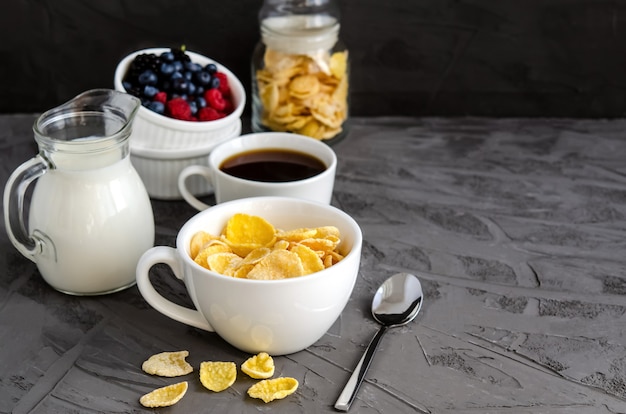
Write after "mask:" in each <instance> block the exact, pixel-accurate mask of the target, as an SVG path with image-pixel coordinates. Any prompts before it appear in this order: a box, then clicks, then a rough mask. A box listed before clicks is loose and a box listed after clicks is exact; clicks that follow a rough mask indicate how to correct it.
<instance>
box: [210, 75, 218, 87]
mask: <svg viewBox="0 0 626 414" xmlns="http://www.w3.org/2000/svg"><path fill="white" fill-rule="evenodd" d="M209 86H210V87H209V89H217V88H219V87H220V78H218V77H217V76H215V77H214V78H212V79H211V84H210V85H209Z"/></svg>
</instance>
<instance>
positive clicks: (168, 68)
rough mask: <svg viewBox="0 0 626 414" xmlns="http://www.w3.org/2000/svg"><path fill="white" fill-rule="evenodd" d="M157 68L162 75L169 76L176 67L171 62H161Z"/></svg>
mask: <svg viewBox="0 0 626 414" xmlns="http://www.w3.org/2000/svg"><path fill="white" fill-rule="evenodd" d="M159 70H160V71H161V73H162V74H163V75H166V76H169V75H171V74H172V73H174V71H175V70H176V68H175V67H174V65H172V64H171V63H167V62H163V63H161V67H160V68H159Z"/></svg>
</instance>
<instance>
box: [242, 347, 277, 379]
mask: <svg viewBox="0 0 626 414" xmlns="http://www.w3.org/2000/svg"><path fill="white" fill-rule="evenodd" d="M241 371H243V373H244V374H247V375H248V376H249V377H250V378H254V379H267V378H270V377H271V376H272V375H274V360H273V359H272V357H271V356H269V354H268V353H267V352H261V353H259V354H257V355H254V356H252V357H250V358H248V359H247V360H246V361H245V362H244V363H243V364H241Z"/></svg>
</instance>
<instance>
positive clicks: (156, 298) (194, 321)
mask: <svg viewBox="0 0 626 414" xmlns="http://www.w3.org/2000/svg"><path fill="white" fill-rule="evenodd" d="M158 263H163V264H166V265H168V266H169V267H170V268H171V269H172V272H174V276H176V277H177V278H178V279H181V280H182V279H183V278H182V275H183V273H184V272H183V268H182V263H181V261H180V258H179V256H178V252H177V251H176V249H173V248H171V247H167V246H157V247H152V248H151V249H149V250H147V251H146V252H145V253H144V254H143V255H142V256H141V258H140V259H139V262H138V263H137V274H136V277H137V287H138V288H139V292H141V295H142V296H143V297H144V299H145V300H146V301H147V302H148V303H149V304H150V306H152V307H153V308H154V309H156V310H157V311H159V312H161V313H162V314H163V315H165V316H168V317H170V318H172V319H174V320H176V321H178V322H182V323H184V324H187V325H190V326H193V327H195V328H199V329H204V330H205V331H209V332H215V329H213V327H212V326H211V325H210V324H209V323H208V322H207V320H206V319H205V318H204V316H202V314H201V313H200V312H198V311H197V310H195V309H189V308H186V307H184V306H180V305H177V304H176V303H174V302H172V301H170V300H168V299H165V298H164V297H163V296H162V295H161V294H160V293H159V292H157V291H156V289H155V288H154V286H152V282H150V275H149V273H150V269H151V268H152V266H154V265H156V264H158Z"/></svg>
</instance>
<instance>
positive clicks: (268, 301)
mask: <svg viewBox="0 0 626 414" xmlns="http://www.w3.org/2000/svg"><path fill="white" fill-rule="evenodd" d="M237 213H243V214H244V215H251V216H255V217H261V218H262V219H264V220H265V221H267V222H268V223H271V225H272V226H274V227H275V228H276V229H280V230H282V231H290V230H300V229H308V228H319V227H327V226H334V227H336V230H338V234H339V237H338V240H336V245H335V247H334V249H335V251H336V252H338V253H339V254H340V255H341V257H342V258H341V259H340V260H338V261H336V262H335V263H333V264H331V265H329V266H328V267H324V268H322V269H321V270H319V271H315V272H313V273H309V274H306V275H303V276H293V277H287V278H283V279H279V280H271V279H270V280H258V279H257V280H254V279H249V278H247V277H240V278H239V277H233V276H225V275H223V274H221V273H218V272H217V271H212V270H208V269H207V268H206V267H204V266H202V265H201V264H199V263H198V262H196V261H194V260H193V259H192V257H191V252H192V242H191V241H192V239H193V238H194V235H196V234H198V232H200V231H202V232H206V233H209V234H211V235H220V234H221V233H222V232H223V230H224V227H225V226H226V224H227V223H228V222H229V220H230V219H231V218H232V217H233V216H234V215H235V214H237ZM248 231H250V230H249V228H246V232H248ZM361 246H362V233H361V229H360V227H359V225H358V224H357V222H356V221H355V220H354V219H353V218H352V217H350V216H349V215H348V214H346V213H345V212H343V211H341V210H340V209H338V208H336V207H333V206H331V205H328V204H325V203H318V202H314V201H309V200H303V199H297V198H292V197H252V198H245V199H238V200H233V201H229V202H225V203H221V204H217V205H216V206H213V207H211V208H209V209H207V210H204V211H202V212H200V213H198V214H196V215H195V216H194V217H192V218H191V219H190V220H189V221H187V223H185V225H184V226H183V227H182V228H181V230H180V232H179V233H178V236H177V238H176V247H175V248H172V247H167V246H158V247H153V248H151V249H149V250H148V251H147V252H146V253H145V254H144V255H143V256H142V257H141V259H140V260H139V263H138V265H137V286H138V288H139V291H140V292H141V294H142V296H143V297H144V298H145V300H146V301H147V302H148V303H149V304H150V305H151V306H152V307H153V308H154V309H156V310H157V311H159V312H161V313H162V314H164V315H166V316H168V317H170V318H172V319H174V320H177V321H179V322H182V323H185V324H187V325H190V326H193V327H196V328H199V329H203V330H206V331H209V332H216V333H217V334H218V335H219V336H220V337H221V338H223V339H224V340H225V341H226V342H228V343H230V344H231V345H232V346H234V347H236V348H238V349H240V350H242V351H244V352H248V353H253V354H256V353H259V352H267V353H268V354H270V355H284V354H291V353H294V352H298V351H301V350H303V349H305V348H307V347H309V346H311V345H313V344H314V343H316V342H317V341H319V340H320V339H322V337H323V336H324V334H325V333H326V332H327V331H328V329H329V328H330V327H331V326H332V325H333V324H334V323H335V321H336V320H337V319H338V318H339V316H340V314H341V312H342V311H343V309H344V307H345V306H346V304H347V302H348V300H349V298H350V296H351V294H352V290H353V288H354V285H355V282H356V278H357V275H358V272H359V265H360V258H361ZM274 247H275V248H276V246H274ZM160 263H164V264H166V265H168V266H169V267H170V268H171V270H172V272H173V274H174V276H175V277H176V278H178V279H180V280H182V281H183V282H184V284H185V286H186V289H187V293H188V295H189V297H190V298H191V300H192V302H193V304H194V306H195V309H191V308H188V307H185V306H181V305H179V304H176V303H174V302H172V301H170V300H169V299H166V298H165V297H164V296H162V295H161V294H160V293H159V292H158V291H157V290H156V289H155V287H154V286H155V285H153V283H152V281H151V280H150V269H151V268H152V267H153V266H155V265H157V264H160ZM339 330H341V328H339Z"/></svg>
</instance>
